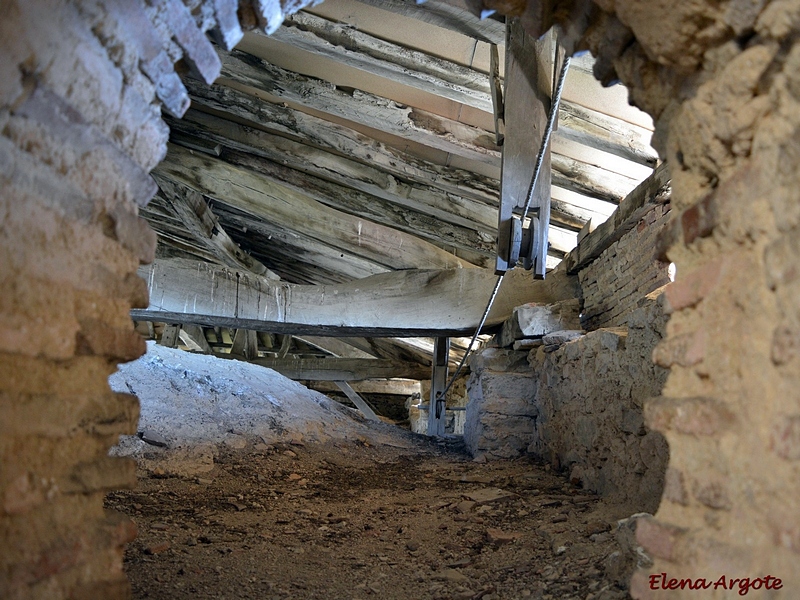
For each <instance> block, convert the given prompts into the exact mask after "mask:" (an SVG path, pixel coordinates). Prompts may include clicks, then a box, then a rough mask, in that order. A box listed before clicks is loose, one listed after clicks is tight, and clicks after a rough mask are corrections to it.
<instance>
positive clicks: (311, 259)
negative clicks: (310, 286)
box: [213, 200, 389, 283]
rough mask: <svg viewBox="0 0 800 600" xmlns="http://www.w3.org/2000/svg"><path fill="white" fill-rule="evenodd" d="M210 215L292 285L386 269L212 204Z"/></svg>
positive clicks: (335, 280) (332, 280)
mask: <svg viewBox="0 0 800 600" xmlns="http://www.w3.org/2000/svg"><path fill="white" fill-rule="evenodd" d="M213 210H214V213H215V214H216V215H217V216H219V218H220V220H222V222H223V224H224V225H225V226H226V227H227V229H228V231H229V232H230V234H231V235H232V236H233V237H234V239H237V240H238V241H239V242H240V243H241V244H243V245H245V246H246V247H247V248H248V251H252V253H253V254H254V255H257V256H260V257H262V260H264V261H265V262H268V264H269V265H270V267H271V268H272V269H273V270H275V271H278V272H280V274H281V278H282V279H285V280H286V281H289V282H293V283H302V282H307V283H326V279H328V281H327V283H342V282H345V281H350V280H353V279H362V278H364V277H369V276H370V275H377V274H378V273H386V272H387V271H388V270H389V269H388V268H387V267H385V266H383V265H380V264H378V263H376V262H374V261H371V260H368V259H366V258H364V257H361V256H356V255H354V254H351V253H350V252H344V251H342V250H340V249H339V248H334V247H333V246H329V245H327V244H325V243H323V242H320V241H318V240H316V239H314V238H312V237H310V236H308V235H306V234H304V233H298V232H296V231H291V230H288V229H285V228H283V227H280V226H278V225H277V224H275V223H273V222H270V221H267V220H266V219H263V218H257V217H254V216H253V215H251V214H249V213H247V212H245V211H241V210H238V209H236V208H235V207H233V206H230V205H228V204H225V203H223V202H220V201H218V200H216V201H214V207H213Z"/></svg>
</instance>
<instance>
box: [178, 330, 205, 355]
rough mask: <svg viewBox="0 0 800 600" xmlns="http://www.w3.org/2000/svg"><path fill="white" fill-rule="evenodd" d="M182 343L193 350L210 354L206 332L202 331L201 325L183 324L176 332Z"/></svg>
mask: <svg viewBox="0 0 800 600" xmlns="http://www.w3.org/2000/svg"><path fill="white" fill-rule="evenodd" d="M178 335H179V336H180V338H181V341H182V342H183V343H184V345H185V346H186V347H187V348H189V350H193V351H195V352H202V353H203V354H212V353H213V351H212V350H211V346H209V345H208V340H207V339H206V334H205V333H204V332H203V328H202V327H198V326H197V325H183V326H181V331H180V333H179V334H178Z"/></svg>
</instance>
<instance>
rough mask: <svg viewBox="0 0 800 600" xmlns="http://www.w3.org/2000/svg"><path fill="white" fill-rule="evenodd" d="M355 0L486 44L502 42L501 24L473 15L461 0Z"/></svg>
mask: <svg viewBox="0 0 800 600" xmlns="http://www.w3.org/2000/svg"><path fill="white" fill-rule="evenodd" d="M359 2H362V3H364V4H369V5H370V6H375V7H377V8H382V9H384V10H388V11H391V12H393V13H395V14H399V15H403V16H405V17H410V18H413V19H417V20H419V21H424V22H426V23H431V24H432V25H436V26H438V27H442V28H444V29H449V30H450V31H455V32H456V33H460V34H462V35H465V36H467V37H471V38H474V39H476V40H480V41H482V42H488V43H490V44H503V43H504V42H505V37H506V28H505V24H504V23H502V22H501V21H497V20H494V19H481V18H480V17H478V16H476V15H475V14H473V11H472V10H471V9H470V8H469V7H468V5H467V3H466V2H465V1H464V0H427V2H424V3H422V2H417V1H416V0H359Z"/></svg>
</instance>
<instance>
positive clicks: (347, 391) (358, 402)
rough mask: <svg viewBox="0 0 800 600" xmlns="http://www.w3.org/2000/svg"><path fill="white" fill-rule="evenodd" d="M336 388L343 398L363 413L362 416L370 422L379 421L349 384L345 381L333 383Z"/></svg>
mask: <svg viewBox="0 0 800 600" xmlns="http://www.w3.org/2000/svg"><path fill="white" fill-rule="evenodd" d="M334 383H335V384H336V387H338V388H339V389H340V390H341V391H342V392H343V393H344V395H345V396H347V398H348V399H349V400H350V402H352V403H353V404H354V405H355V406H356V408H358V410H360V411H361V412H362V413H364V416H365V417H367V419H369V420H370V421H380V419H379V418H378V415H376V414H375V411H374V410H372V407H371V406H370V405H369V404H367V401H366V400H364V399H363V398H362V397H361V396H359V395H358V392H356V391H355V390H354V389H353V388H352V387H350V384H349V383H347V382H346V381H334Z"/></svg>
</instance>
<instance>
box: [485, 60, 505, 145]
mask: <svg viewBox="0 0 800 600" xmlns="http://www.w3.org/2000/svg"><path fill="white" fill-rule="evenodd" d="M489 80H490V85H491V92H492V112H493V114H494V137H495V141H496V142H497V145H498V146H500V145H502V144H503V140H504V138H505V134H506V124H505V104H504V103H503V82H502V80H501V79H500V52H499V51H498V49H497V44H492V45H491V47H490V49H489Z"/></svg>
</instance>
